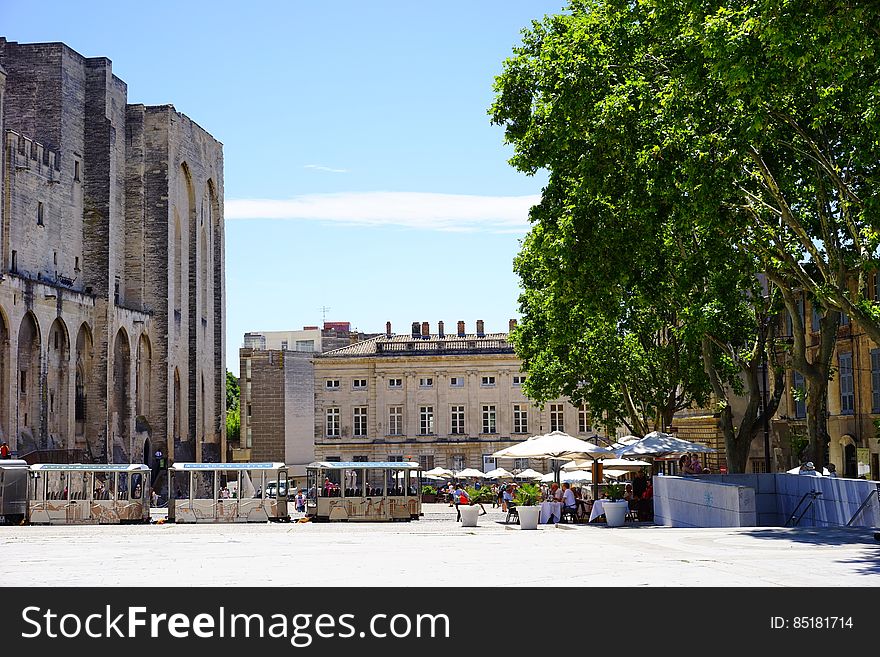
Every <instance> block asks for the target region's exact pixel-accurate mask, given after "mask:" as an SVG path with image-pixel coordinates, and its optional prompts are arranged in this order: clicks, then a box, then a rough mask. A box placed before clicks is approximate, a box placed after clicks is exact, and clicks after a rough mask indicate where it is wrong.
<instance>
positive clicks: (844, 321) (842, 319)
mask: <svg viewBox="0 0 880 657" xmlns="http://www.w3.org/2000/svg"><path fill="white" fill-rule="evenodd" d="M840 325H841V326H849V315H847V314H846V313H840Z"/></svg>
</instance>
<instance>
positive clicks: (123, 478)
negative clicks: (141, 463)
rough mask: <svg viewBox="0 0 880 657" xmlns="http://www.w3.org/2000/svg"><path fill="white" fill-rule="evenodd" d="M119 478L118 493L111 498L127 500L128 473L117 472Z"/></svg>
mask: <svg viewBox="0 0 880 657" xmlns="http://www.w3.org/2000/svg"><path fill="white" fill-rule="evenodd" d="M117 477H118V478H119V479H118V488H117V489H116V495H113V496H111V499H117V500H127V499H128V490H129V488H128V473H127V472H120V473H118V474H117Z"/></svg>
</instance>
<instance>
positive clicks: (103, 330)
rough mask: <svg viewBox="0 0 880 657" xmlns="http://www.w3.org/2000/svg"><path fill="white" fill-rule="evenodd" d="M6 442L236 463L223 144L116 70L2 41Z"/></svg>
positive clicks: (0, 341) (1, 420) (118, 458)
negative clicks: (231, 431)
mask: <svg viewBox="0 0 880 657" xmlns="http://www.w3.org/2000/svg"><path fill="white" fill-rule="evenodd" d="M0 135H2V138H3V157H2V158H0V164H2V169H0V179H2V181H3V185H2V187H0V215H2V222H0V225H2V231H0V254H2V255H0V260H2V280H0V431H2V436H3V438H5V439H6V440H8V442H9V444H10V446H11V448H12V449H13V450H14V451H17V452H18V454H19V455H25V454H26V453H28V452H35V451H38V450H39V451H41V450H47V449H56V450H66V451H75V453H77V454H78V455H79V456H81V457H82V458H85V459H86V460H94V461H110V462H147V463H150V462H151V458H152V454H154V453H155V452H156V451H157V450H161V451H162V453H163V454H165V455H168V456H169V457H171V458H173V459H176V460H178V461H184V460H221V459H222V458H223V457H224V455H225V453H226V450H225V445H224V442H225V421H224V418H225V376H224V374H225V363H224V346H225V339H224V335H225V325H224V307H225V286H224V266H223V259H224V238H223V234H224V228H223V151H222V145H221V144H220V143H219V142H217V141H216V140H215V139H214V138H213V137H211V135H209V134H208V133H207V132H205V131H204V130H203V129H202V128H200V127H199V126H198V125H197V124H195V123H194V122H193V121H192V120H191V119H189V118H188V117H186V116H184V115H182V114H180V113H178V112H177V111H175V109H174V107H172V106H170V105H165V106H156V107H148V106H144V105H132V104H128V102H127V89H126V85H125V83H124V82H123V81H122V80H120V79H119V78H117V77H116V76H114V75H113V73H112V70H111V63H110V61H109V60H108V59H105V58H102V57H97V58H87V57H83V56H82V55H80V54H79V53H77V52H75V51H74V50H72V49H71V48H69V47H67V46H66V45H64V44H61V43H37V44H19V43H16V42H12V41H7V40H6V39H3V38H0Z"/></svg>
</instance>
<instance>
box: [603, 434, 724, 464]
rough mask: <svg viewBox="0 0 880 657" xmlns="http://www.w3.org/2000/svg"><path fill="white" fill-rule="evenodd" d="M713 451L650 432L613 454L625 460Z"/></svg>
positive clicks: (699, 445) (701, 445)
mask: <svg viewBox="0 0 880 657" xmlns="http://www.w3.org/2000/svg"><path fill="white" fill-rule="evenodd" d="M714 451H716V450H714V449H712V448H711V447H707V446H706V445H703V444H700V443H692V442H690V441H688V440H681V439H680V438H676V437H675V436H673V435H671V434H668V433H662V432H660V431H652V432H651V433H649V434H648V435H646V436H645V437H644V438H642V439H641V440H639V441H638V442H634V443H632V444H631V445H627V446H626V447H621V448H619V449H616V450H614V453H615V454H616V456H617V458H626V457H633V456H636V457H638V456H653V457H663V456H678V455H680V454H687V453H689V452H698V453H702V454H706V453H709V452H714Z"/></svg>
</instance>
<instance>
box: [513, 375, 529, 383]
mask: <svg viewBox="0 0 880 657" xmlns="http://www.w3.org/2000/svg"><path fill="white" fill-rule="evenodd" d="M525 381H526V377H525V376H524V375H521V374H514V375H513V385H515V386H521V385H522V384H523V383H525Z"/></svg>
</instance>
